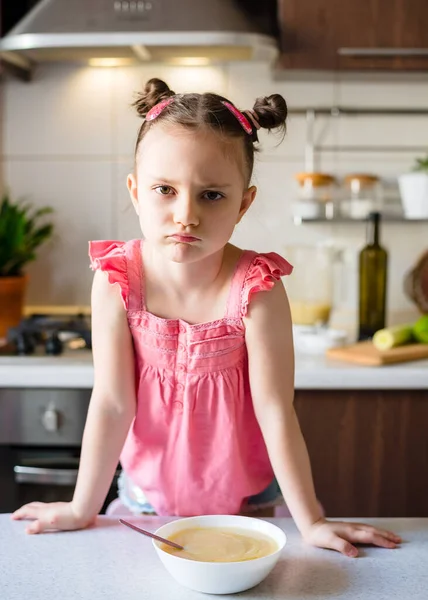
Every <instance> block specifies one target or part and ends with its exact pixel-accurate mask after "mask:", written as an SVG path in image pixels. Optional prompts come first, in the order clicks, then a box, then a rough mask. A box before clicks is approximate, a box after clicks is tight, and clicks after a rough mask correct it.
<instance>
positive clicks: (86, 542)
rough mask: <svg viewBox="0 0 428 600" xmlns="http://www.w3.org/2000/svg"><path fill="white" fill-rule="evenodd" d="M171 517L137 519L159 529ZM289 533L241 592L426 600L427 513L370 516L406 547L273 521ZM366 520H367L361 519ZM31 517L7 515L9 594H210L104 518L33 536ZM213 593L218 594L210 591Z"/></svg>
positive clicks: (164, 599)
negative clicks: (319, 539)
mask: <svg viewBox="0 0 428 600" xmlns="http://www.w3.org/2000/svg"><path fill="white" fill-rule="evenodd" d="M169 520H171V519H165V518H160V517H146V518H145V517H138V518H134V519H132V521H133V522H134V523H136V524H139V525H140V526H141V527H143V528H146V529H149V530H151V531H155V529H157V528H158V527H159V526H160V525H162V524H163V523H165V522H167V521H169ZM269 520H271V521H272V522H273V523H275V524H276V525H278V526H279V527H281V528H283V529H284V531H285V532H286V534H287V537H288V541H287V544H286V546H285V548H284V550H283V552H282V554H281V557H280V559H279V562H278V564H277V565H276V567H275V569H274V570H273V571H272V573H271V574H270V575H269V577H268V578H267V579H266V580H265V581H264V582H262V583H261V584H260V585H259V586H257V587H256V588H253V589H252V590H248V591H247V592H243V593H241V594H238V595H235V596H229V595H228V596H218V597H219V598H252V599H259V600H262V599H263V600H273V599H276V598H278V599H279V598H282V599H287V600H318V599H320V600H321V599H322V600H326V599H329V598H332V599H333V598H334V599H336V598H340V599H343V600H348V599H349V600H351V599H352V600H427V598H428V519H367V520H365V521H366V522H369V523H372V524H375V525H379V526H381V527H384V528H388V529H391V530H393V531H395V532H396V533H398V534H399V535H401V536H402V537H403V540H404V542H403V544H402V546H401V547H400V548H399V549H396V550H386V549H382V548H374V547H368V546H366V547H363V548H360V557H359V558H356V559H351V558H347V557H344V556H342V555H340V554H338V553H336V552H333V551H329V550H322V549H319V548H313V547H310V546H307V545H306V544H304V543H303V542H302V540H301V538H300V535H299V534H298V532H297V530H296V527H295V525H294V523H293V521H292V520H291V519H269ZM355 520H356V521H357V520H358V521H361V519H355ZM24 529H25V523H24V522H19V521H11V520H10V517H9V515H0V598H1V599H2V600H25V599H27V598H31V600H45V599H51V598H52V599H53V598H55V599H57V600H122V599H123V600H181V599H182V600H196V599H198V598H200V599H203V598H210V596H206V595H204V594H200V593H197V592H193V591H191V590H188V589H186V588H183V587H181V586H179V585H178V584H177V583H176V582H175V581H174V580H173V579H172V577H171V576H170V575H169V574H168V573H167V572H166V571H165V569H164V567H163V565H162V564H161V562H160V561H159V559H158V557H157V555H156V554H155V551H154V549H153V547H152V545H151V540H149V539H148V538H146V537H144V536H142V535H140V534H138V533H135V532H133V531H131V530H129V529H128V528H126V527H124V526H123V525H120V524H119V523H118V522H117V520H116V519H112V518H109V517H99V518H98V521H97V524H96V526H95V527H93V528H90V529H86V530H83V531H77V532H61V533H49V534H43V535H37V536H28V535H26V534H25V532H24ZM211 597H213V596H211Z"/></svg>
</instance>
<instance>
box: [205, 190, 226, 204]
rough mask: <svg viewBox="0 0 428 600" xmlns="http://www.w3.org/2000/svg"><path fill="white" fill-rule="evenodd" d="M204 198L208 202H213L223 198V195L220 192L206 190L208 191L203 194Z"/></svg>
mask: <svg viewBox="0 0 428 600" xmlns="http://www.w3.org/2000/svg"><path fill="white" fill-rule="evenodd" d="M204 198H206V199H207V200H209V201H210V202H215V201H216V200H221V199H222V198H224V196H223V194H220V192H214V191H210V190H208V191H206V192H204Z"/></svg>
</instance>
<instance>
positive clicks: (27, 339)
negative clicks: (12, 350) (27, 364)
mask: <svg viewBox="0 0 428 600" xmlns="http://www.w3.org/2000/svg"><path fill="white" fill-rule="evenodd" d="M15 345H16V353H17V354H19V356H26V355H27V354H33V352H34V342H33V340H32V339H31V336H30V335H28V334H27V333H23V332H21V333H18V334H17V335H16V338H15Z"/></svg>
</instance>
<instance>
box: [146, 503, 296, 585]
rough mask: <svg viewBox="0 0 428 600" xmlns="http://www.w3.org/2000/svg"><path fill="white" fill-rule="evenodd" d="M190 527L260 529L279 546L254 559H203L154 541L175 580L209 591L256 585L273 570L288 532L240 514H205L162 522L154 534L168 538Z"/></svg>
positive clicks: (158, 552) (157, 550)
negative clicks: (183, 555)
mask: <svg viewBox="0 0 428 600" xmlns="http://www.w3.org/2000/svg"><path fill="white" fill-rule="evenodd" d="M190 527H222V528H223V527H237V528H240V529H245V530H247V531H249V532H250V531H257V532H259V533H261V534H264V535H267V536H269V537H270V538H272V539H273V540H274V541H275V542H276V543H277V545H278V550H276V552H273V553H272V554H269V555H268V556H263V557H262V558H255V559H254V560H247V561H240V562H200V561H196V560H189V559H187V558H180V557H179V556H176V555H174V554H169V553H168V552H165V551H164V550H162V548H161V547H160V544H159V542H157V541H155V540H153V545H154V547H155V550H156V552H157V554H158V556H159V558H160V559H161V561H162V562H163V564H164V565H165V568H166V569H167V571H168V572H169V573H170V574H171V575H172V576H173V577H174V579H175V580H176V581H178V583H180V584H181V585H184V586H185V587H188V588H191V589H192V590H196V591H198V592H204V593H206V594H234V593H236V592H242V591H244V590H248V589H249V588H252V587H254V586H255V585H257V584H258V583H260V582H261V581H263V579H265V577H267V575H269V573H270V572H271V571H272V569H273V568H274V566H275V565H276V563H277V561H278V558H279V555H280V553H281V550H282V549H283V548H284V546H285V543H286V536H285V533H284V532H283V531H282V529H280V528H279V527H277V526H276V525H273V524H272V523H269V522H268V521H264V520H262V519H253V518H252V517H240V516H237V515H206V516H202V517H188V518H185V519H178V520H177V521H173V522H172V523H168V524H166V525H163V526H162V527H160V528H159V529H158V530H157V531H156V532H155V533H156V535H160V536H161V537H166V538H168V536H170V535H172V534H174V533H177V532H179V531H181V530H182V529H188V528H190Z"/></svg>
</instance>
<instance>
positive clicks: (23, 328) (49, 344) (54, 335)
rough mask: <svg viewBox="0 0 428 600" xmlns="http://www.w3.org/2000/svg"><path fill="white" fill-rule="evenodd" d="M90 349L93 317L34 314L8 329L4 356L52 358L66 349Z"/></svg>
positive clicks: (2, 352) (3, 349)
mask: <svg viewBox="0 0 428 600" xmlns="http://www.w3.org/2000/svg"><path fill="white" fill-rule="evenodd" d="M82 348H86V349H91V326H90V317H88V316H87V315H84V314H77V315H50V314H43V313H40V314H37V313H35V314H32V315H30V316H28V317H26V318H24V319H22V321H21V322H20V323H19V325H18V326H17V327H13V328H11V329H9V331H8V335H7V340H6V344H4V345H3V346H1V347H0V354H1V355H3V356H4V355H19V356H28V355H33V354H35V355H43V354H47V355H51V356H57V355H59V354H62V352H63V351H64V350H78V349H79V350H80V349H82Z"/></svg>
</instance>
